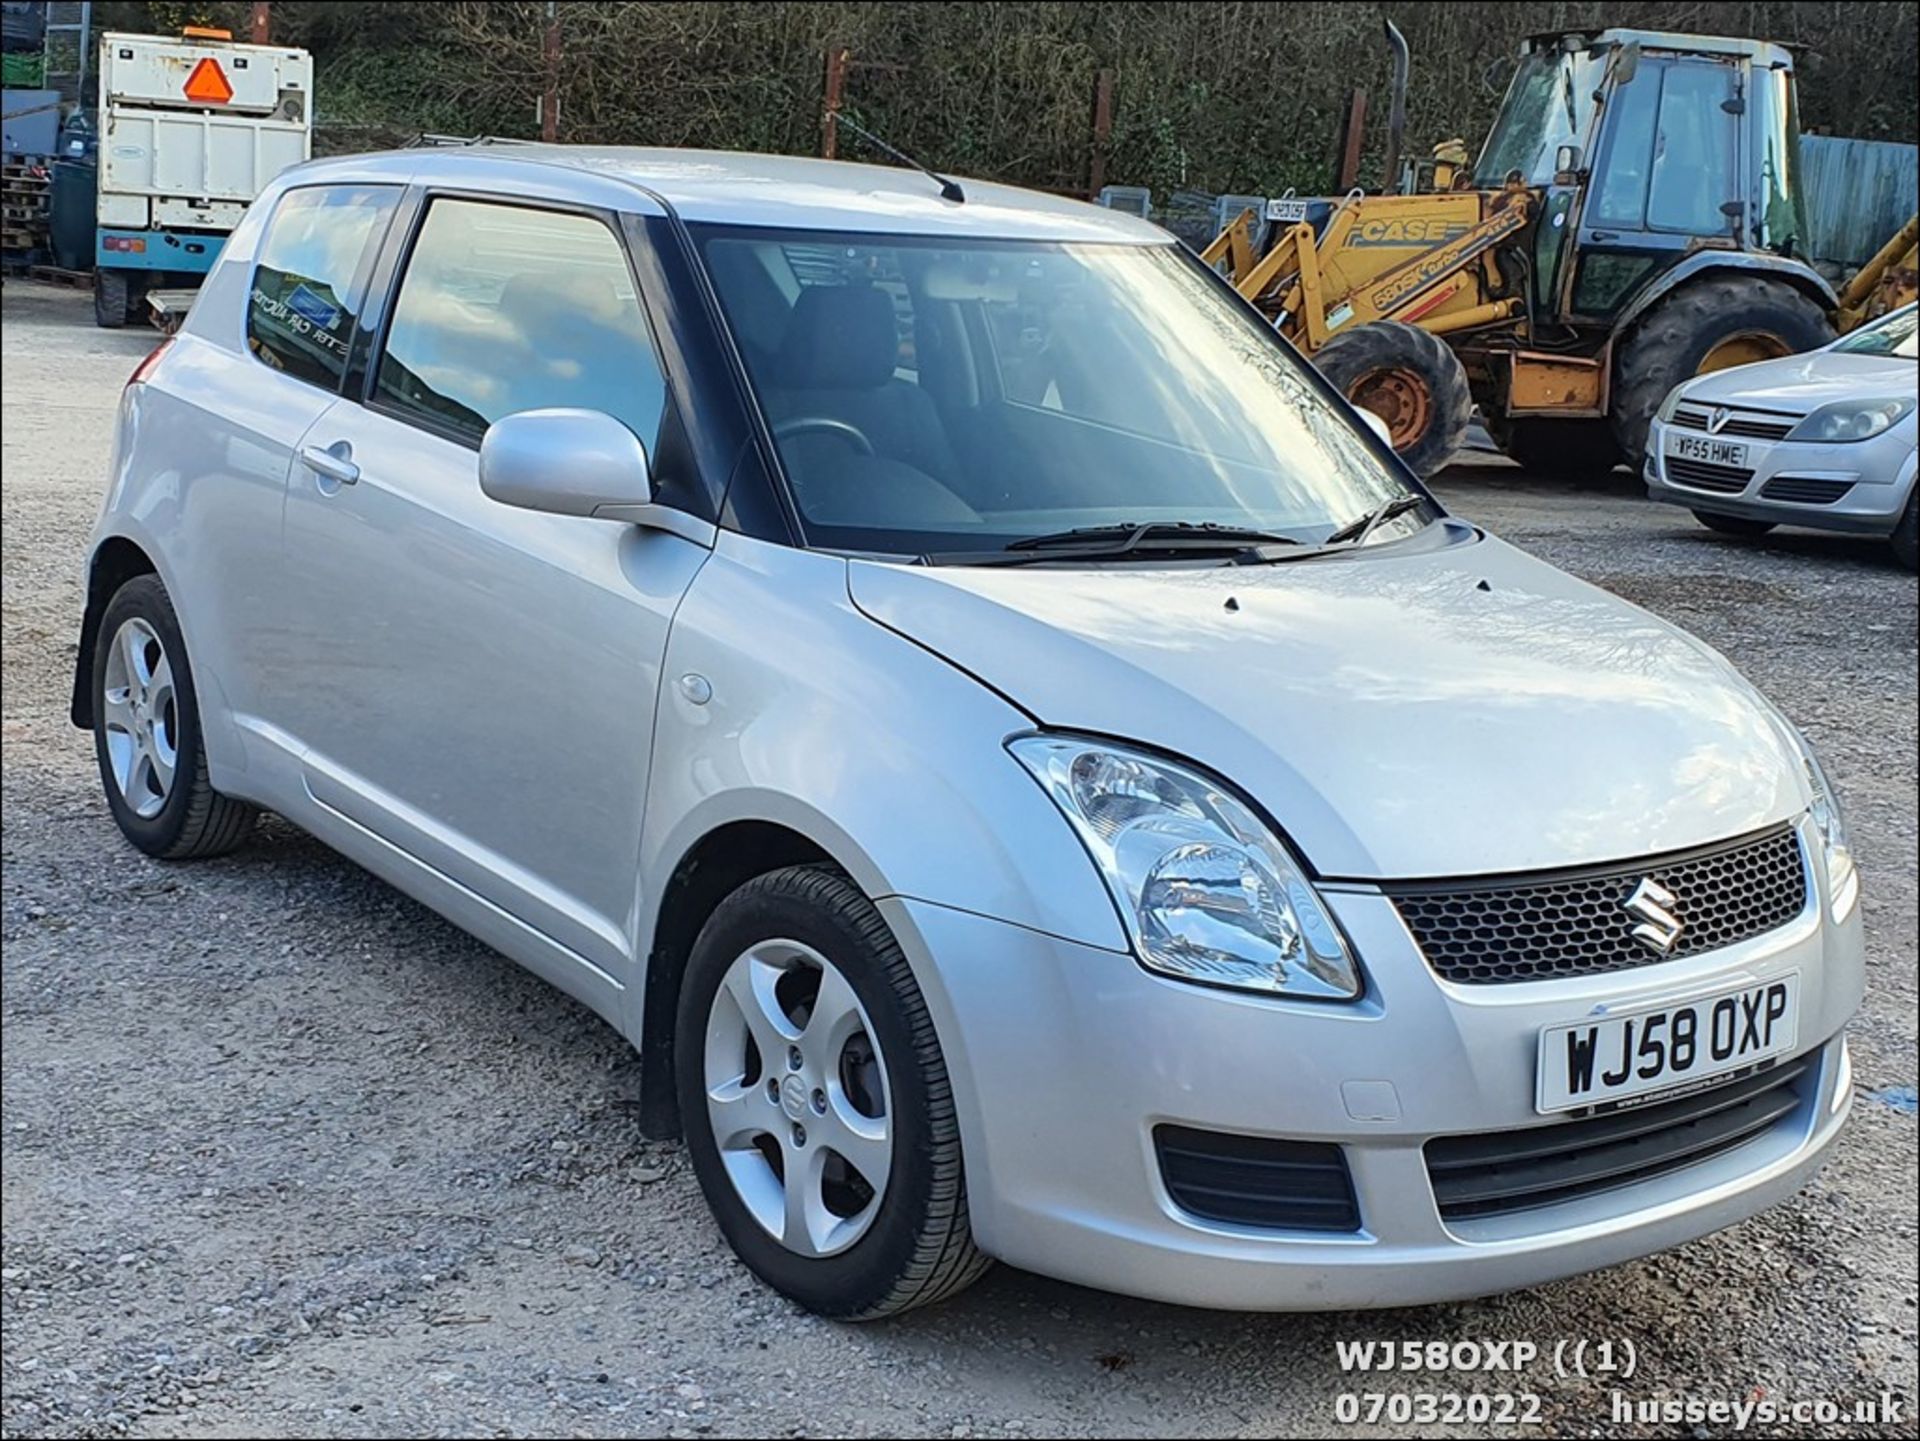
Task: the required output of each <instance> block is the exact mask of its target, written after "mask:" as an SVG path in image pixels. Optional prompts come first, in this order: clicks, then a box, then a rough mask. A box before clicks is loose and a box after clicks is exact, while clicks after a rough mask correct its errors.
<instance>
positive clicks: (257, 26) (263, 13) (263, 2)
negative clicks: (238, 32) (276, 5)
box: [247, 0, 273, 45]
mask: <svg viewBox="0 0 1920 1441" xmlns="http://www.w3.org/2000/svg"><path fill="white" fill-rule="evenodd" d="M272 12H273V7H272V6H271V5H269V4H268V3H267V0H253V13H252V14H251V15H250V16H249V17H248V20H247V39H249V40H251V41H252V42H253V43H254V44H255V45H265V44H266V43H267V36H268V35H269V34H270V33H271V32H272V29H273V14H272Z"/></svg>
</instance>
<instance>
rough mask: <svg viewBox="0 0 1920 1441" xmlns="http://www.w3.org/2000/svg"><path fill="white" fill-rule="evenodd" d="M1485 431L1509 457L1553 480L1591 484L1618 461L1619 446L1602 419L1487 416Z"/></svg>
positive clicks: (1535, 472) (1610, 469)
mask: <svg viewBox="0 0 1920 1441" xmlns="http://www.w3.org/2000/svg"><path fill="white" fill-rule="evenodd" d="M1487 434H1489V435H1491V436H1492V437H1493V443H1494V444H1495V445H1497V446H1499V447H1500V449H1501V452H1502V453H1503V454H1505V455H1506V457H1507V458H1508V459H1509V460H1511V461H1513V462H1515V463H1516V464H1518V465H1520V466H1523V467H1525V468H1526V469H1527V470H1530V471H1532V472H1533V473H1534V474H1536V475H1540V476H1546V477H1551V478H1553V479H1556V480H1571V481H1575V482H1585V483H1589V484H1591V483H1592V482H1594V481H1599V480H1604V479H1606V477H1607V476H1608V475H1610V474H1612V472H1613V468H1614V467H1615V466H1617V465H1618V464H1620V447H1619V446H1618V445H1616V444H1615V443H1614V439H1613V431H1612V430H1611V429H1610V428H1609V427H1608V425H1607V423H1606V422H1605V421H1604V420H1592V419H1587V418H1584V417H1575V418H1571V419H1567V420H1549V419H1546V418H1545V417H1543V416H1536V415H1526V416H1516V417H1512V418H1495V417H1493V416H1488V417H1487Z"/></svg>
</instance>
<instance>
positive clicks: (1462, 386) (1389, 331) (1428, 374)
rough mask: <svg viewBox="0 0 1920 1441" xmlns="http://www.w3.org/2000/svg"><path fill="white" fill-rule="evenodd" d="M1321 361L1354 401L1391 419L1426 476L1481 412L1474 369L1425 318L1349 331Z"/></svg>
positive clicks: (1400, 444) (1396, 438) (1407, 455)
mask: <svg viewBox="0 0 1920 1441" xmlns="http://www.w3.org/2000/svg"><path fill="white" fill-rule="evenodd" d="M1313 363H1314V364H1315V365H1317V366H1318V367H1319V368H1320V373H1321V374H1322V375H1324V376H1326V378H1327V379H1328V380H1329V381H1331V382H1332V383H1333V385H1334V388H1335V389H1337V390H1338V391H1339V392H1340V393H1341V394H1342V395H1344V396H1346V398H1347V399H1348V400H1349V401H1351V402H1352V403H1353V404H1354V405H1356V406H1358V407H1359V408H1360V409H1362V410H1371V411H1372V412H1373V413H1374V414H1375V415H1377V416H1379V417H1380V418H1381V419H1382V420H1384V421H1385V422H1386V423H1387V433H1388V435H1389V436H1390V437H1391V438H1392V440H1393V448H1394V449H1395V450H1396V451H1398V452H1399V453H1400V458H1401V459H1402V460H1404V461H1406V463H1407V464H1408V465H1409V466H1411V467H1412V468H1413V471H1414V473H1415V474H1417V475H1419V476H1421V477H1422V478H1423V479H1424V478H1425V477H1427V476H1430V475H1433V474H1434V473H1435V472H1437V471H1438V470H1439V469H1440V467H1441V466H1443V465H1445V464H1446V463H1447V462H1448V461H1449V460H1451V459H1452V458H1453V453H1454V452H1455V451H1456V450H1458V449H1459V448H1460V442H1461V441H1462V440H1463V439H1465V437H1466V433H1467V422H1468V420H1470V419H1471V418H1472V416H1473V397H1472V395H1470V394H1469V393H1468V391H1467V372H1466V371H1465V370H1464V369H1463V368H1462V367H1461V365H1460V358H1459V357H1458V356H1457V355H1455V354H1454V353H1453V352H1452V351H1451V350H1449V349H1448V348H1447V344H1446V342H1445V341H1443V340H1442V339H1440V337H1439V336H1437V335H1431V334H1429V333H1428V332H1426V331H1424V330H1422V329H1420V327H1419V326H1417V325H1408V324H1406V323H1405V322H1404V321H1399V320H1376V321H1374V322H1372V323H1371V324H1369V325H1362V326H1358V327H1356V328H1355V329H1353V330H1348V331H1343V332H1342V333H1341V334H1339V335H1336V336H1334V337H1333V339H1331V340H1329V341H1328V342H1327V343H1326V344H1325V345H1323V346H1321V347H1320V350H1319V353H1318V354H1316V355H1315V356H1314V357H1313Z"/></svg>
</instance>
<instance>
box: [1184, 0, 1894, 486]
mask: <svg viewBox="0 0 1920 1441" xmlns="http://www.w3.org/2000/svg"><path fill="white" fill-rule="evenodd" d="M1387 31H1388V38H1389V41H1390V42H1391V43H1393V44H1394V46H1395V48H1396V61H1397V63H1396V92H1397V93H1396V97H1395V99H1396V103H1395V106H1394V114H1395V116H1396V117H1398V116H1399V115H1401V114H1402V113H1403V106H1402V105H1401V104H1400V103H1399V94H1398V90H1399V88H1400V87H1402V86H1403V85H1404V76H1405V71H1406V46H1405V41H1404V40H1402V39H1401V38H1400V35H1399V32H1398V31H1397V30H1396V29H1395V28H1394V27H1393V25H1392V24H1391V23H1389V24H1388V26H1387ZM1399 142H1400V136H1399V134H1398V126H1397V123H1396V126H1395V130H1394V133H1393V135H1392V136H1391V138H1390V143H1389V154H1390V156H1397V154H1398V150H1399ZM1798 144H1799V136H1798V128H1797V121H1796V116H1795V102H1794V83H1793V59H1792V57H1791V56H1790V55H1789V54H1788V53H1787V51H1786V50H1784V49H1782V48H1781V47H1780V46H1778V45H1774V44H1770V43H1768V42H1765V41H1758V40H1738V39H1722V38H1718V37H1713V36H1703V35H1673V34H1663V33H1657V32H1653V31H1639V30H1619V29H1610V30H1601V31H1597V32H1586V31H1583V32H1578V33H1573V34H1554V35H1548V36H1538V37H1535V38H1533V39H1531V40H1529V41H1528V42H1527V43H1526V44H1525V45H1524V46H1523V48H1522V52H1521V56H1520V61H1519V65H1518V67H1517V69H1516V70H1515V73H1514V76H1513V80H1512V82H1511V84H1510V85H1509V87H1508V89H1507V94H1506V99H1505V100H1504V102H1503V103H1502V105H1501V109H1500V112H1499V114H1498V116H1497V117H1496V119H1495V121H1494V125H1493V128H1492V130H1491V132H1490V133H1489V134H1488V136H1487V139H1486V143H1485V144H1484V145H1483V146H1482V147H1481V150H1480V155H1479V158H1478V160H1477V161H1475V162H1474V163H1472V164H1471V165H1469V164H1468V163H1467V154H1466V147H1465V145H1464V144H1462V143H1461V142H1460V141H1457V140H1455V141H1449V142H1447V143H1446V144H1443V145H1441V146H1438V147H1436V148H1435V150H1434V152H1433V157H1432V158H1431V159H1430V160H1425V161H1421V162H1419V163H1416V164H1413V165H1410V166H1409V167H1408V171H1409V175H1410V176H1411V184H1410V185H1409V187H1408V188H1407V190H1406V191H1405V192H1404V193H1391V194H1379V195H1369V194H1365V193H1363V192H1361V191H1358V190H1356V191H1353V192H1352V193H1350V194H1348V195H1347V196H1345V197H1343V198H1322V199H1300V198H1295V197H1292V196H1288V197H1286V198H1283V199H1280V200H1274V201H1269V202H1267V213H1266V214H1265V215H1264V216H1259V215H1255V214H1254V212H1252V211H1251V210H1248V211H1243V212H1242V213H1241V215H1240V216H1239V217H1238V218H1237V219H1236V220H1235V221H1234V222H1233V223H1232V224H1230V225H1229V226H1228V227H1227V228H1226V230H1224V231H1223V232H1221V234H1220V235H1218V236H1217V237H1215V239H1214V240H1213V242H1212V243H1211V244H1210V245H1209V246H1208V247H1207V248H1206V250H1205V251H1204V252H1203V258H1204V259H1206V260H1207V261H1208V262H1209V263H1211V264H1213V265H1214V266H1216V267H1217V268H1218V269H1220V270H1221V271H1222V272H1223V273H1224V274H1225V275H1226V276H1227V277H1228V279H1230V280H1231V281H1232V282H1233V284H1234V285H1235V287H1236V288H1237V289H1238V290H1239V291H1240V293H1241V294H1242V295H1244V296H1246V297H1247V298H1248V299H1249V300H1251V301H1253V302H1254V303H1255V304H1256V305H1258V306H1259V307H1260V308H1261V309H1262V310H1263V311H1265V312H1266V313H1267V314H1268V315H1269V316H1270V317H1272V318H1273V319H1274V320H1275V322H1276V323H1277V324H1278V325H1279V326H1280V327H1281V329H1282V330H1283V332H1284V333H1285V334H1286V335H1287V337H1288V338H1289V339H1290V340H1292V341H1293V343H1294V344H1295V345H1297V346H1299V347H1300V348H1301V349H1302V350H1303V351H1305V352H1306V353H1307V354H1308V355H1309V356H1311V357H1312V359H1313V361H1314V363H1315V364H1316V365H1318V366H1319V367H1320V369H1321V371H1322V372H1323V373H1324V374H1325V375H1326V376H1327V377H1328V378H1329V379H1330V380H1331V381H1333V383H1334V384H1335V385H1337V386H1338V387H1339V388H1340V389H1341V390H1342V391H1344V392H1345V393H1346V395H1347V396H1348V398H1349V399H1350V400H1352V401H1353V402H1354V403H1355V404H1356V405H1359V406H1362V407H1364V408H1366V409H1368V410H1371V411H1373V412H1375V413H1376V414H1378V415H1379V416H1380V417H1381V418H1382V419H1383V420H1384V421H1385V422H1386V424H1387V428H1388V430H1389V432H1390V433H1391V435H1392V438H1393V444H1394V447H1395V449H1396V450H1398V451H1399V452H1400V454H1401V455H1402V456H1403V457H1404V458H1405V459H1406V460H1407V462H1408V463H1409V464H1410V465H1411V466H1413V468H1414V469H1415V470H1417V471H1418V472H1420V473H1421V474H1423V475H1430V474H1432V473H1433V472H1434V471H1436V470H1438V469H1439V468H1440V467H1441V466H1442V465H1444V464H1445V463H1446V461H1447V459H1448V457H1449V456H1450V455H1452V454H1453V452H1454V451H1455V450H1456V449H1457V448H1458V447H1459V444H1460V442H1461V439H1462V436H1463V435H1464V433H1465V430H1466V426H1467V422H1468V420H1469V418H1470V416H1471V413H1472V409H1473V406H1474V405H1475V404H1476V403H1477V404H1478V405H1479V407H1480V411H1481V414H1482V416H1483V417H1484V418H1485V420H1486V422H1487V428H1488V430H1489V431H1490V432H1491V433H1492V435H1493V437H1494V440H1495V441H1496V443H1498V444H1499V445H1500V446H1501V448H1502V449H1504V450H1505V451H1506V452H1507V453H1508V454H1509V455H1511V456H1512V457H1513V458H1514V459H1515V460H1518V461H1520V462H1521V463H1522V464H1524V465H1527V466H1530V467H1537V468H1541V469H1547V470H1551V471H1555V472H1558V473H1561V474H1563V475H1575V476H1578V475H1582V474H1599V473H1603V472H1605V471H1607V470H1610V469H1612V468H1613V466H1614V465H1616V464H1618V463H1619V462H1620V461H1622V460H1626V461H1629V462H1630V463H1632V464H1634V465H1638V464H1639V463H1640V456H1641V452H1642V450H1643V448H1644V447H1645V444H1646V436H1647V426H1648V423H1649V421H1650V420H1651V419H1652V416H1653V413H1654V411H1655V410H1656V409H1658V408H1659V405H1660V402H1661V401H1662V400H1663V399H1664V398H1665V396H1666V394H1667V391H1668V390H1670V389H1671V388H1672V387H1673V386H1675V385H1677V384H1678V383H1679V382H1680V381H1682V380H1685V379H1687V378H1688V377H1689V376H1692V375H1695V374H1698V373H1700V372H1703V371H1708V370H1717V369H1721V368H1723V367H1726V366H1730V365H1740V364H1745V363H1746V362H1748V361H1754V360H1764V359H1768V358H1771V357H1773V356H1778V355H1786V354H1791V353H1793V352H1796V351H1801V350H1808V349H1812V348H1813V347H1815V346H1818V345H1822V344H1825V343H1826V342H1827V341H1828V340H1830V339H1832V338H1833V336H1834V334H1835V333H1836V331H1837V330H1842V329H1848V328H1851V327H1852V326H1853V325H1857V324H1859V323H1861V321H1863V320H1865V319H1868V318H1871V317H1872V316H1874V315H1878V314H1881V313H1883V312H1884V311H1885V310H1887V309H1889V308H1890V307H1891V306H1892V305H1894V304H1897V303H1901V302H1902V301H1903V300H1904V299H1910V298H1912V295H1913V291H1914V235H1915V225H1914V224H1911V223H1910V224H1909V225H1908V226H1907V227H1906V228H1905V229H1904V230H1902V231H1901V233H1900V234H1899V235H1897V236H1895V237H1894V239H1893V240H1891V241H1889V242H1888V244H1887V246H1886V248H1885V249H1884V250H1883V251H1882V252H1881V254H1880V255H1879V256H1877V257H1875V259H1874V261H1873V262H1871V263H1870V264H1869V265H1868V267H1867V268H1866V269H1864V270H1863V271H1862V272H1861V273H1860V275H1858V276H1856V277H1855V279H1854V281H1853V283H1852V284H1851V285H1849V287H1848V288H1847V291H1846V293H1845V294H1844V295H1840V294H1836V293H1835V292H1834V290H1833V287H1832V286H1831V285H1829V284H1828V282H1827V281H1826V280H1825V279H1824V278H1823V277H1822V276H1821V275H1820V274H1819V272H1818V271H1816V270H1814V268H1813V267H1812V266H1811V265H1809V264H1808V263H1807V262H1806V261H1805V260H1804V259H1801V258H1800V255H1801V254H1802V253H1803V252H1804V249H1805V245H1806V235H1807V228H1806V222H1805V217H1804V215H1803V213H1802V210H1801V202H1800V195H1799V191H1798V188H1797V175H1798V170H1799V164H1798ZM1392 166H1393V161H1392V159H1390V160H1389V169H1390V173H1391V169H1392ZM1263 227H1264V229H1265V230H1266V231H1267V232H1268V234H1267V239H1266V244H1265V247H1264V249H1262V248H1261V247H1260V246H1259V245H1257V244H1256V236H1257V235H1259V234H1260V231H1261V229H1262V228H1263Z"/></svg>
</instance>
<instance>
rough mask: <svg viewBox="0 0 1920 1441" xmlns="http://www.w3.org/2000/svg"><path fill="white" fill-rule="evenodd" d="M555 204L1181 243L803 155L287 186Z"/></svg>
mask: <svg viewBox="0 0 1920 1441" xmlns="http://www.w3.org/2000/svg"><path fill="white" fill-rule="evenodd" d="M535 167H538V170H539V171H540V172H542V173H541V174H540V177H539V180H540V183H539V184H538V185H537V187H536V188H537V190H538V191H539V193H541V194H543V195H550V194H551V193H552V191H553V188H554V182H555V181H556V180H560V181H564V178H565V176H566V174H567V172H572V173H573V175H575V176H577V177H578V178H579V181H580V183H581V187H582V190H583V192H586V193H583V194H582V195H581V197H580V198H581V199H582V200H592V199H595V198H597V196H599V195H604V193H605V191H604V186H605V184H606V182H609V181H611V182H614V183H616V184H618V185H623V186H626V187H630V188H632V189H633V190H635V191H637V192H641V193H644V194H646V195H650V196H652V197H654V198H656V199H657V200H658V201H659V202H661V203H662V204H664V205H666V206H668V207H670V208H671V209H672V210H673V211H675V212H676V213H677V214H679V215H680V216H681V217H682V218H683V219H685V220H688V221H692V222H696V223H714V224H724V225H746V226H766V227H770V228H780V229H801V230H845V231H862V232H873V231H879V232H885V233H890V234H899V235H949V236H955V237H959V236H975V237H980V238H994V239H1041V240H1080V241H1105V242H1109V243H1115V242H1117V243H1121V244H1133V245H1155V244H1160V245H1164V244H1170V243H1172V240H1173V237H1172V236H1171V235H1169V234H1168V233H1167V232H1166V231H1165V230H1162V229H1161V228H1160V227H1159V226H1157V225H1153V224H1151V223H1149V222H1147V221H1145V220H1142V219H1140V218H1139V217H1138V216H1132V215H1127V214H1124V213H1123V212H1120V211H1116V210H1107V209H1104V208H1103V207H1101V206H1097V205H1089V204H1087V203H1086V202H1084V201H1080V200H1070V199H1067V198H1066V197H1064V196H1059V195H1049V194H1046V193H1044V192H1042V191H1036V190H1023V189H1020V188H1018V187H1016V186H1011V185H1000V184H996V183H994V182H992V181H986V180H972V179H967V178H965V177H955V178H956V179H958V180H959V182H960V185H961V187H962V188H963V189H964V191H965V192H966V200H965V201H964V202H955V201H951V200H944V199H942V198H941V195H940V187H939V185H938V184H937V183H935V182H934V181H933V180H930V179H929V178H928V177H927V176H925V175H923V174H922V173H921V172H919V171H918V170H912V169H908V168H907V167H905V166H889V165H855V164H849V163H847V162H844V161H836V160H815V159H811V158H808V157H805V156H795V155H753V154H746V153H742V152H736V151H729V150H667V149H645V148H640V147H632V146H598V145H525V144H518V143H493V144H485V145H479V144H476V145H461V146H447V147H428V148H419V149H411V150H394V151H387V152H383V153H378V154H360V155H350V156H341V157H339V158H338V159H334V160H319V161H313V162H310V163H308V164H306V165H302V166H300V167H298V168H297V170H295V171H292V172H288V176H287V178H288V180H289V182H290V183H298V184H315V183H321V182H324V181H325V180H327V179H329V178H332V176H333V174H337V175H338V178H340V179H342V180H345V179H349V178H351V179H354V180H364V179H370V178H373V177H375V176H385V175H392V176H394V177H395V178H399V176H400V175H401V174H404V175H405V176H406V177H407V178H409V179H411V180H412V181H413V182H414V183H417V184H426V185H432V184H445V185H451V186H462V187H473V186H486V187H489V188H498V189H499V190H501V191H502V192H504V193H507V194H511V193H513V191H514V188H515V177H516V176H524V177H526V178H527V179H528V180H532V178H533V176H532V174H531V173H530V172H533V171H534V168H535Z"/></svg>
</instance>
